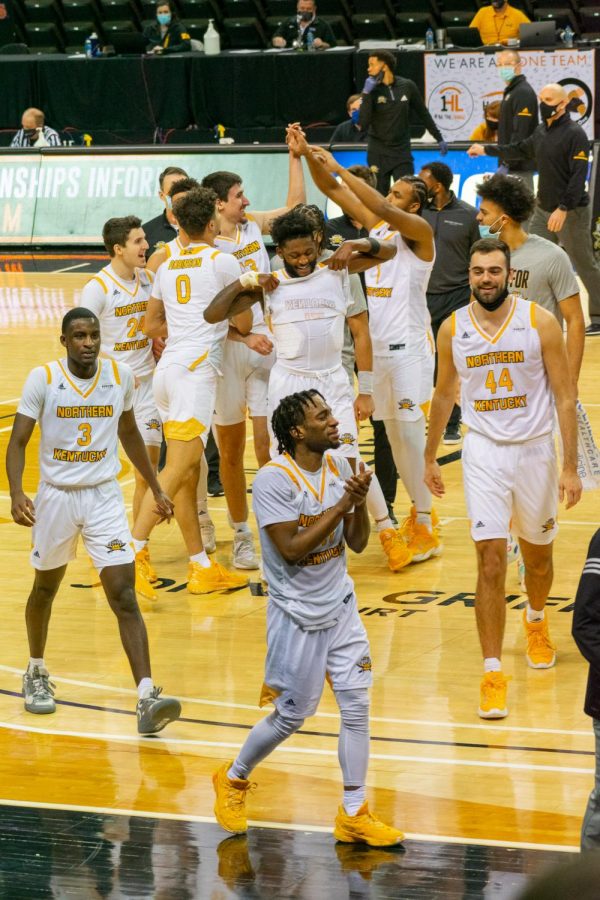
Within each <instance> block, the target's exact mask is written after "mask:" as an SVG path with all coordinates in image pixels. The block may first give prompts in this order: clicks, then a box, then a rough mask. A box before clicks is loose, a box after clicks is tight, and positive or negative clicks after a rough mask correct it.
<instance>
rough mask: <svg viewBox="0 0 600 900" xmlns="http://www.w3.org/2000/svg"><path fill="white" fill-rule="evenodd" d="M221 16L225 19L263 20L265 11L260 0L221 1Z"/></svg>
mask: <svg viewBox="0 0 600 900" xmlns="http://www.w3.org/2000/svg"><path fill="white" fill-rule="evenodd" d="M221 3H222V8H223V16H224V18H226V19H259V20H260V21H261V22H262V21H263V20H264V18H265V11H264V9H263V6H262V5H261V3H260V0H221Z"/></svg>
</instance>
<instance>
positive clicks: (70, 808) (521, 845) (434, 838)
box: [0, 799, 579, 853]
mask: <svg viewBox="0 0 600 900" xmlns="http://www.w3.org/2000/svg"><path fill="white" fill-rule="evenodd" d="M0 806H16V807H23V808H25V809H53V810H64V811H65V812H82V813H90V814H96V815H104V816H133V817H134V818H139V819H166V820H168V821H174V822H198V823H199V824H202V825H216V824H217V820H216V819H215V818H213V817H212V816H195V815H188V816H186V815H184V814H183V813H168V812H153V811H151V810H145V809H116V808H115V807H113V806H77V805H75V804H71V803H64V804H63V803H41V802H40V803H36V802H35V801H31V800H4V799H0ZM248 825H249V826H250V827H252V828H271V829H273V830H274V831H302V832H309V833H310V832H316V833H318V834H331V832H332V829H331V826H327V825H298V824H297V823H295V822H265V821H262V820H261V819H249V820H248ZM405 837H406V838H407V839H408V840H411V841H424V842H425V841H426V842H430V843H439V844H473V845H476V846H478V847H507V848H508V849H515V850H539V851H545V852H547V851H550V852H553V851H556V852H559V853H579V847H573V846H570V845H568V844H564V845H563V844H533V843H530V842H528V841H500V840H494V838H470V837H448V836H446V835H438V834H418V833H416V832H405Z"/></svg>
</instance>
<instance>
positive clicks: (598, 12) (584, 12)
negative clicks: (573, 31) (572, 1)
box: [579, 6, 600, 35]
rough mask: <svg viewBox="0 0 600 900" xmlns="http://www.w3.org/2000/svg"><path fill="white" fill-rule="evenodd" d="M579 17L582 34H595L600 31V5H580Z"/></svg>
mask: <svg viewBox="0 0 600 900" xmlns="http://www.w3.org/2000/svg"><path fill="white" fill-rule="evenodd" d="M579 19H580V21H581V32H582V34H586V35H588V34H597V33H599V32H600V6H580V7H579Z"/></svg>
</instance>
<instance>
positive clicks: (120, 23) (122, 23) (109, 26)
mask: <svg viewBox="0 0 600 900" xmlns="http://www.w3.org/2000/svg"><path fill="white" fill-rule="evenodd" d="M102 31H103V32H104V36H105V38H106V40H107V43H110V35H111V32H113V31H139V28H138V27H137V23H136V22H132V21H131V19H114V20H113V21H110V22H103V23H102Z"/></svg>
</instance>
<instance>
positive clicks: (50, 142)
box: [10, 107, 62, 147]
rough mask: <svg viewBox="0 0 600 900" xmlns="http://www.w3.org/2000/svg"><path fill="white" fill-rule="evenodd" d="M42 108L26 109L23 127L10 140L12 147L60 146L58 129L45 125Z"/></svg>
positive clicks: (22, 119)
mask: <svg viewBox="0 0 600 900" xmlns="http://www.w3.org/2000/svg"><path fill="white" fill-rule="evenodd" d="M45 121H46V120H45V116H44V113H43V112H42V111H41V109H35V107H31V109H26V110H25V112H24V113H23V115H22V116H21V128H20V129H19V130H18V131H17V133H16V134H15V136H14V138H13V139H12V141H11V142H10V146H11V147H60V146H61V144H62V141H61V139H60V136H59V134H58V132H57V131H54V129H53V128H49V127H48V126H47V125H45V124H44V123H45Z"/></svg>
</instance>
